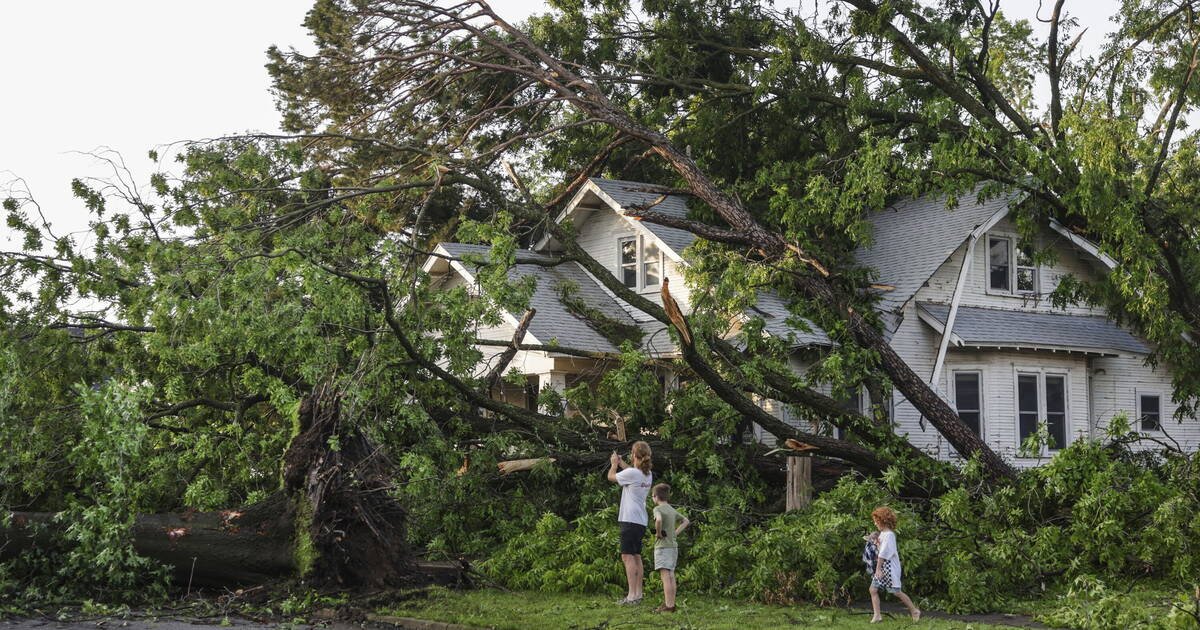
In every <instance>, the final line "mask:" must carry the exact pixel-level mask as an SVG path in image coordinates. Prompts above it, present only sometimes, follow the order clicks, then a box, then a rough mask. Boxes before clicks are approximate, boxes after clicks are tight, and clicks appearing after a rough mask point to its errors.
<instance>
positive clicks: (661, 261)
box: [616, 234, 667, 293]
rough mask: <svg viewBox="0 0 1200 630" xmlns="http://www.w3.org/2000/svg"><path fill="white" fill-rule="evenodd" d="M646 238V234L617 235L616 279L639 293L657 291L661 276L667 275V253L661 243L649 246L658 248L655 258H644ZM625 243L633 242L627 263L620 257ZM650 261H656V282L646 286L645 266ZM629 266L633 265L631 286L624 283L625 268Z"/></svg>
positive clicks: (659, 286)
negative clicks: (629, 260) (631, 257)
mask: <svg viewBox="0 0 1200 630" xmlns="http://www.w3.org/2000/svg"><path fill="white" fill-rule="evenodd" d="M646 238H647V237H646V236H643V235H639V234H634V235H632V236H618V237H617V273H616V276H617V281H618V282H620V283H621V284H623V285H625V286H626V287H629V288H630V289H633V290H634V291H637V292H639V293H650V292H654V291H659V290H660V289H661V287H662V281H663V278H666V277H667V255H666V252H664V251H663V246H662V244H660V243H657V242H655V243H651V246H652V247H653V248H654V249H657V250H658V255H657V256H655V260H649V259H647V258H646ZM625 243H633V262H632V263H627V262H625V261H624V260H623V258H622V257H623V255H624V253H625V249H624V245H625ZM652 263H658V283H657V284H655V285H653V286H647V285H646V266H647V265H649V264H652ZM629 267H633V276H634V281H633V286H630V285H628V284H625V270H626V269H628V268H629Z"/></svg>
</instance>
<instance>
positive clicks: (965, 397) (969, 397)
mask: <svg viewBox="0 0 1200 630" xmlns="http://www.w3.org/2000/svg"><path fill="white" fill-rule="evenodd" d="M979 381H980V374H979V372H955V373H954V406H955V407H956V408H957V410H958V417H959V418H961V419H962V421H963V422H965V423H966V424H967V426H969V427H971V430H972V431H974V432H975V435H981V433H980V428H981V426H982V419H983V388H982V387H980V383H979Z"/></svg>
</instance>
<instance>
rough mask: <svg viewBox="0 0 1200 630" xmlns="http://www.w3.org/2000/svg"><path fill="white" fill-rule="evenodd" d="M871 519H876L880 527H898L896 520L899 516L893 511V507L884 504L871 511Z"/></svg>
mask: <svg viewBox="0 0 1200 630" xmlns="http://www.w3.org/2000/svg"><path fill="white" fill-rule="evenodd" d="M871 520H873V521H875V524H876V525H879V527H880V529H896V521H898V520H899V518H898V517H897V516H896V513H895V512H893V511H892V508H890V507H888V506H886V505H883V506H880V507H877V508H875V511H874V512H871Z"/></svg>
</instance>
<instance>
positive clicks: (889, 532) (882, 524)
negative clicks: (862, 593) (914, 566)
mask: <svg viewBox="0 0 1200 630" xmlns="http://www.w3.org/2000/svg"><path fill="white" fill-rule="evenodd" d="M871 520H873V521H875V529H878V530H879V555H878V557H877V558H876V559H875V575H874V576H873V577H872V578H871V610H872V611H873V612H874V613H875V614H874V616H873V617H871V623H878V622H880V621H883V617H881V616H880V615H879V589H883V590H885V591H887V592H889V593H893V594H895V595H896V597H899V598H900V601H902V602H904V605H905V606H907V607H908V614H910V615H912V619H913V621H918V620H920V619H921V611H920V610H918V609H917V607H916V605H915V604H913V602H912V600H911V599H909V598H908V595H905V594H904V592H903V591H901V590H900V551H899V550H898V549H897V548H896V532H895V531H894V530H895V529H896V520H897V519H896V513H895V512H893V511H892V508H889V507H887V506H883V507H877V508H875V511H874V512H871Z"/></svg>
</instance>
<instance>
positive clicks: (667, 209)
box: [534, 177, 831, 346]
mask: <svg viewBox="0 0 1200 630" xmlns="http://www.w3.org/2000/svg"><path fill="white" fill-rule="evenodd" d="M588 196H594V197H595V198H596V199H597V200H599V201H600V202H601V203H602V204H603V205H606V206H608V207H609V209H610V210H612V211H613V212H616V213H617V214H618V215H620V216H621V217H623V218H624V219H625V220H626V221H628V222H629V224H630V225H631V226H632V227H633V228H634V231H635V232H639V233H641V234H642V235H643V236H648V237H651V238H654V239H656V240H657V241H658V244H659V247H660V249H662V250H663V252H664V253H665V254H666V255H667V256H668V257H669V258H671V259H673V260H675V261H676V262H678V263H679V264H681V265H686V264H687V261H686V260H685V259H684V258H683V251H684V250H686V249H687V248H688V246H689V245H691V244H692V243H694V242H695V241H696V235H695V234H692V233H691V232H688V231H687V230H681V229H678V228H673V227H668V226H665V225H659V224H656V223H651V222H649V221H638V220H637V219H633V218H631V217H628V216H625V213H624V209H626V208H629V207H631V206H647V205H650V204H654V205H653V206H652V207H651V208H650V209H651V210H653V211H654V212H658V213H661V214H666V215H670V216H673V217H679V218H683V219H686V218H687V213H688V207H687V196H686V195H680V194H672V193H671V189H670V188H668V187H666V186H660V185H657V184H648V183H645V182H634V181H628V180H622V179H604V178H601V177H590V178H588V180H587V182H585V183H584V185H583V186H582V187H580V189H579V191H578V192H576V193H575V196H574V197H573V198H572V199H571V201H569V202H568V203H567V206H566V208H565V209H563V211H562V212H561V213H559V215H558V217H557V218H556V219H555V221H557V222H561V221H564V220H566V219H567V218H569V217H570V216H572V214H573V213H574V212H575V211H576V210H578V209H583V208H587V207H588V206H585V205H584V204H583V202H584V201H585V199H587V197H588ZM660 199H661V201H660ZM656 201H657V202H658V203H654V202H656ZM551 242H553V239H551V238H550V237H548V236H544V237H542V238H541V239H540V240H539V241H538V243H537V245H535V246H534V249H536V250H540V249H542V248H544V247H546V246H547V245H548V244H549V243H551ZM610 299H615V298H612V297H611V296H610ZM618 303H620V304H623V302H618ZM629 308H631V309H632V308H633V307H631V306H630V307H629ZM753 311H758V312H753ZM745 316H746V317H762V318H763V320H764V322H763V330H765V331H766V332H767V333H769V334H771V335H774V336H777V337H780V338H782V339H788V338H789V335H791V338H792V339H793V340H794V345H795V346H808V345H830V343H831V341H830V340H829V335H827V334H826V333H825V331H823V330H821V329H820V328H819V327H817V326H816V325H815V324H812V323H811V322H806V323H807V327H808V328H809V330H804V329H803V328H794V327H792V326H790V325H789V324H788V320H789V318H792V319H799V318H797V317H796V316H794V315H792V314H791V312H789V311H788V310H787V306H786V304H785V303H784V302H783V300H782V299H781V298H780V297H779V296H778V295H777V294H775V293H772V292H766V291H764V292H763V293H762V294H760V295H759V297H758V303H757V304H756V307H755V308H754V309H751V310H750V311H747V312H746V313H745Z"/></svg>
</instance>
